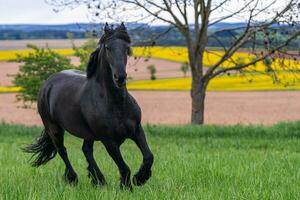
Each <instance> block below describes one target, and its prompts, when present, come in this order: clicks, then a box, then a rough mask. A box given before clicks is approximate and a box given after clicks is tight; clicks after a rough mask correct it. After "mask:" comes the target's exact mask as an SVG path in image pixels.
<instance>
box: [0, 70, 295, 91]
mask: <svg viewBox="0 0 300 200" xmlns="http://www.w3.org/2000/svg"><path fill="white" fill-rule="evenodd" d="M279 78H280V79H281V81H282V82H281V83H280V84H278V83H273V79H272V78H271V77H269V76H267V75H263V74H259V75H258V74H256V75H251V74H248V75H239V74H236V75H231V76H227V75H224V76H219V77H217V78H215V79H213V80H212V81H211V82H210V83H209V85H208V90H209V91H262V90H299V89H300V74H298V75H297V74H296V75H295V74H287V73H284V74H281V75H279ZM127 88H128V89H129V90H182V91H187V90H190V89H191V78H173V79H159V80H155V81H151V80H144V81H134V82H129V83H128V84H127ZM21 90H22V88H21V87H0V93H7V92H19V91H21Z"/></svg>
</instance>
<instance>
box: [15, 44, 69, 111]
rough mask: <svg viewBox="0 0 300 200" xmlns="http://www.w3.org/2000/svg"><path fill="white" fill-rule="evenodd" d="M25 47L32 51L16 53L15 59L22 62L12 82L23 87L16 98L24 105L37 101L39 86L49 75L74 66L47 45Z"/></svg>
mask: <svg viewBox="0 0 300 200" xmlns="http://www.w3.org/2000/svg"><path fill="white" fill-rule="evenodd" d="M27 47H28V48H30V49H31V50H32V52H30V53H29V54H28V55H26V56H21V55H17V59H16V61H17V62H19V63H22V64H21V66H20V70H19V72H18V74H17V75H16V76H15V78H14V84H15V85H16V86H19V87H22V88H23V90H22V91H21V92H20V93H19V94H18V95H17V99H18V100H19V101H23V103H24V105H25V106H27V105H29V104H28V103H30V104H32V103H33V102H35V101H37V95H38V91H39V88H40V87H41V85H42V84H43V82H44V81H45V80H46V79H47V78H48V77H49V76H50V75H52V74H54V73H56V72H59V71H62V70H64V69H70V68H75V66H73V65H72V64H71V60H70V59H69V58H66V57H64V56H62V55H59V54H58V53H56V52H55V51H53V50H51V49H49V48H48V47H46V48H38V47H37V46H34V45H27Z"/></svg>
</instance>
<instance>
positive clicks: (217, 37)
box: [0, 25, 300, 50]
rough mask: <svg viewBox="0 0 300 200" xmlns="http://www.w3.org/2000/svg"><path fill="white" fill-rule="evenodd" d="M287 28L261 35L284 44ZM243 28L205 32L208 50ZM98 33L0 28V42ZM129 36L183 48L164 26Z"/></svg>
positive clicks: (296, 43)
mask: <svg viewBox="0 0 300 200" xmlns="http://www.w3.org/2000/svg"><path fill="white" fill-rule="evenodd" d="M288 29H289V28H288V27H274V28H272V29H270V30H269V32H268V31H266V33H265V34H274V35H276V40H274V41H273V43H274V45H275V44H277V43H278V44H280V43H281V42H282V41H285V40H286V38H287V37H288V35H289V34H288ZM242 32H243V29H238V28H237V29H236V30H234V31H232V30H226V29H224V30H221V29H220V28H217V29H212V30H209V37H208V43H207V46H208V47H229V46H230V45H231V44H232V43H233V42H234V41H235V38H236V37H238V36H239V35H241V33H242ZM91 33H92V34H94V35H97V34H99V31H97V32H96V31H95V30H94V31H82V30H78V31H74V30H72V31H69V30H66V29H63V30H52V29H51V30H24V31H21V30H9V29H5V30H1V29H0V40H23V39H68V38H69V35H70V34H71V35H72V38H75V39H79V38H88V37H89V36H90V35H91ZM130 35H131V37H132V40H133V45H134V46H154V45H157V46H185V40H184V38H183V36H182V35H181V34H180V33H179V31H178V30H177V29H174V28H173V29H172V28H169V27H168V26H146V25H142V26H137V27H135V28H132V29H130ZM256 37H257V38H255V40H256V41H257V42H256V44H257V45H258V46H259V45H261V46H262V47H263V46H264V44H265V42H266V41H265V36H264V35H261V34H258V35H257V36H256ZM252 44H253V42H252V41H251V40H249V42H248V43H246V44H244V47H245V48H249V47H250V46H251V45H252ZM299 47H300V38H298V39H295V40H293V41H291V42H290V44H289V49H291V50H298V49H299Z"/></svg>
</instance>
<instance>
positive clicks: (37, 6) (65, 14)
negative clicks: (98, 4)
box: [0, 0, 89, 24]
mask: <svg viewBox="0 0 300 200" xmlns="http://www.w3.org/2000/svg"><path fill="white" fill-rule="evenodd" d="M86 13H87V10H86V9H85V7H84V6H81V7H78V8H75V9H73V10H70V9H65V10H63V11H60V12H59V13H55V12H54V11H53V10H52V7H51V6H49V5H48V4H46V3H45V2H44V0H0V24H65V23H79V22H89V19H88V17H87V14H86Z"/></svg>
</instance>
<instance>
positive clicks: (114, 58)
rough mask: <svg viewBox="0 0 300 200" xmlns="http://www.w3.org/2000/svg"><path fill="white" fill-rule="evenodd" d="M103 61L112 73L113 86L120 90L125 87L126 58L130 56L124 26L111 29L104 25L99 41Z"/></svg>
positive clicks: (128, 41)
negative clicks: (103, 57)
mask: <svg viewBox="0 0 300 200" xmlns="http://www.w3.org/2000/svg"><path fill="white" fill-rule="evenodd" d="M100 44H101V45H102V48H103V53H104V56H105V60H106V61H107V63H108V64H109V67H110V69H111V70H110V71H111V72H112V74H111V75H112V79H113V81H114V84H115V85H116V86H117V87H118V88H121V87H123V86H125V85H126V78H127V74H126V65H127V56H128V55H130V54H131V48H130V37H129V35H128V33H127V30H126V27H125V25H124V24H123V23H122V24H121V25H120V26H119V27H117V28H115V29H113V28H110V27H109V26H108V24H105V27H104V35H103V36H102V38H101V39H100Z"/></svg>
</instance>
